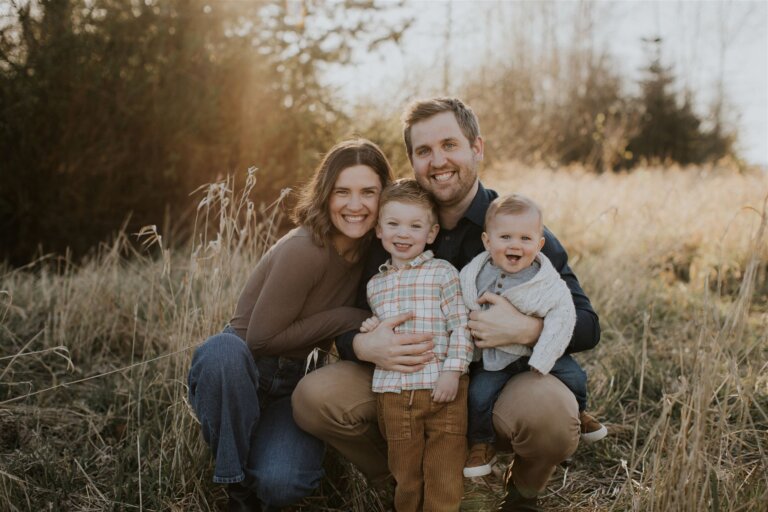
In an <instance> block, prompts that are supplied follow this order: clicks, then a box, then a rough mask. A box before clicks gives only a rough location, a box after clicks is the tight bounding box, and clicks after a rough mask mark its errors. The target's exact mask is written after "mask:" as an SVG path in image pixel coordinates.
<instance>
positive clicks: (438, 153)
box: [431, 149, 447, 169]
mask: <svg viewBox="0 0 768 512" xmlns="http://www.w3.org/2000/svg"><path fill="white" fill-rule="evenodd" d="M446 162H447V159H446V158H445V154H444V153H443V151H442V150H441V149H437V150H435V151H433V152H432V162H431V164H432V167H435V168H438V169H439V168H440V167H442V166H444V165H445V163H446Z"/></svg>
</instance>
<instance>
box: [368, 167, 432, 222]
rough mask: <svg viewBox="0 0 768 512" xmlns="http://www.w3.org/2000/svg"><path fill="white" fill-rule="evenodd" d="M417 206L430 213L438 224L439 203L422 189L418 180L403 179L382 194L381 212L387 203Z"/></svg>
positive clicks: (385, 189)
mask: <svg viewBox="0 0 768 512" xmlns="http://www.w3.org/2000/svg"><path fill="white" fill-rule="evenodd" d="M393 202H398V203H406V204H415V205H418V206H421V207H423V208H424V209H425V210H427V211H429V213H430V215H431V219H432V222H433V223H437V203H436V202H435V199H434V198H433V197H432V194H430V193H429V192H427V191H426V190H424V189H423V188H421V185H419V184H418V183H417V182H416V180H414V179H411V178H403V179H399V180H396V181H393V182H392V183H390V184H389V185H387V186H386V187H385V188H384V190H383V191H382V192H381V196H380V198H379V212H381V211H382V209H383V208H384V205H386V204H387V203H393Z"/></svg>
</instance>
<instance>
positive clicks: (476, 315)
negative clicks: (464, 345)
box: [467, 292, 544, 348]
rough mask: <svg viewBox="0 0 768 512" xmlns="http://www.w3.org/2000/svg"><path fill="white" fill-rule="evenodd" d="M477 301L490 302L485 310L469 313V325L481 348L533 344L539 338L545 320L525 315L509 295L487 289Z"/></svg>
mask: <svg viewBox="0 0 768 512" xmlns="http://www.w3.org/2000/svg"><path fill="white" fill-rule="evenodd" d="M477 302H478V304H490V306H491V307H490V308H489V309H487V310H485V311H472V312H471V313H470V314H469V323H467V326H468V327H469V330H470V332H471V333H472V338H473V340H474V342H475V344H476V345H477V346H478V347H480V348H493V347H499V346H502V345H512V344H515V345H525V346H527V347H531V348H533V346H534V345H536V342H537V341H538V340H539V335H540V334H541V330H542V328H543V327H544V320H542V319H541V318H538V317H535V316H528V315H524V314H523V313H521V312H520V311H518V310H517V308H516V307H515V306H513V305H512V304H511V303H510V302H509V301H508V300H507V299H505V298H504V297H502V296H500V295H496V294H495V293H488V292H486V293H484V294H483V295H482V296H481V297H480V298H479V299H477Z"/></svg>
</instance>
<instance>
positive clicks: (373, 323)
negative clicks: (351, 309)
mask: <svg viewBox="0 0 768 512" xmlns="http://www.w3.org/2000/svg"><path fill="white" fill-rule="evenodd" d="M380 323H381V321H379V317H377V316H376V315H374V316H372V317H371V318H366V319H365V320H364V321H363V324H362V325H361V326H360V332H371V331H373V330H374V329H375V328H377V327H378V326H379V324H380Z"/></svg>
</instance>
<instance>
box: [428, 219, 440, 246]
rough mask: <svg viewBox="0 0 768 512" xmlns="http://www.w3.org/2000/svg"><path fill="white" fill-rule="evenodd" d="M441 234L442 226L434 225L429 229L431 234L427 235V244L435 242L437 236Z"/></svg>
mask: <svg viewBox="0 0 768 512" xmlns="http://www.w3.org/2000/svg"><path fill="white" fill-rule="evenodd" d="M439 232H440V224H437V223H435V224H432V227H431V228H429V234H428V235H427V243H428V244H431V243H432V242H434V241H435V238H437V234H438V233H439Z"/></svg>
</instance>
